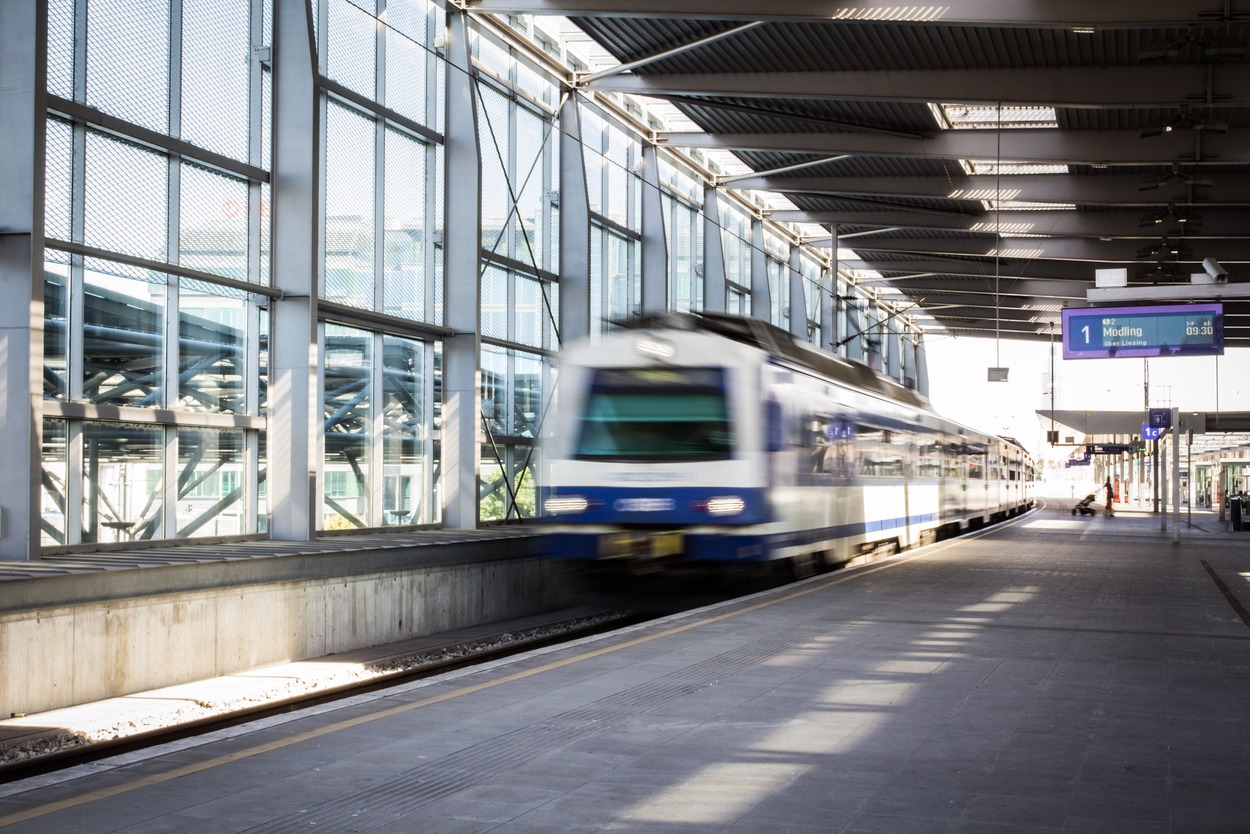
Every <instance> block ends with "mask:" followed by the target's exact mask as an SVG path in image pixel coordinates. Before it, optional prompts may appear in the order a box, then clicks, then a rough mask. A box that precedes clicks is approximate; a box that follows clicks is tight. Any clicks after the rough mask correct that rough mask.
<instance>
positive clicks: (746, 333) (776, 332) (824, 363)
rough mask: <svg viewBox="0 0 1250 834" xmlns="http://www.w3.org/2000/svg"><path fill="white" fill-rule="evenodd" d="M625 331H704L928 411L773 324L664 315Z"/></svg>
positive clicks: (879, 377)
mask: <svg viewBox="0 0 1250 834" xmlns="http://www.w3.org/2000/svg"><path fill="white" fill-rule="evenodd" d="M627 326H629V327H637V328H644V327H647V328H654V327H671V328H676V329H679V330H704V331H707V332H710V333H715V334H717V335H719V336H724V337H725V338H728V339H733V340H734V341H736V342H741V343H743V344H747V345H751V346H753V347H756V348H759V349H760V350H762V351H764V352H765V353H767V354H769V355H770V356H774V357H777V358H778V359H783V360H785V361H787V362H789V363H791V364H794V365H798V366H800V367H803V368H807V369H808V370H811V371H815V372H816V373H818V374H820V375H821V376H825V377H828V378H830V379H832V380H835V381H837V382H842V383H845V384H846V385H850V386H853V387H855V388H859V389H861V390H864V391H867V392H869V393H873V394H877V395H879V396H882V397H887V398H889V399H891V400H895V401H897V402H901V403H904V404H906V405H912V406H915V407H917V408H923V409H926V410H929V409H930V406H929V401H928V400H927V399H926V398H925V397H923V396H921V395H920V394H919V393H918V392H917V391H914V390H912V389H910V388H907V387H905V386H903V385H900V384H899V383H898V382H896V381H895V380H893V379H891V378H889V377H887V376H885V375H883V374H880V373H878V372H877V371H874V370H873V369H872V368H870V367H868V366H867V365H865V364H863V363H862V362H856V361H854V360H850V359H843V358H842V357H840V356H834V355H833V354H831V353H826V352H825V351H823V350H820V349H819V348H817V347H816V346H815V345H811V344H808V343H807V342H800V341H798V340H797V339H795V338H794V337H793V336H791V335H790V334H789V333H787V332H786V331H784V330H782V329H781V328H780V327H777V326H776V325H774V324H770V323H769V322H766V321H762V320H760V319H757V318H753V317H751V316H736V315H732V314H729V313H713V312H708V311H703V312H697V313H695V312H691V313H667V314H664V315H660V316H655V317H651V318H644V319H635V320H633V321H631V322H629V323H628V325H627Z"/></svg>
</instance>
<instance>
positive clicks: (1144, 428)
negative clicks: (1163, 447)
mask: <svg viewBox="0 0 1250 834" xmlns="http://www.w3.org/2000/svg"><path fill="white" fill-rule="evenodd" d="M1162 434H1163V429H1161V428H1156V427H1154V426H1152V425H1150V424H1149V423H1142V424H1141V439H1142V440H1158V439H1159V437H1160V436H1161V435H1162Z"/></svg>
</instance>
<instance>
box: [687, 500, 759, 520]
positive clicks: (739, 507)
mask: <svg viewBox="0 0 1250 834" xmlns="http://www.w3.org/2000/svg"><path fill="white" fill-rule="evenodd" d="M746 508H747V502H746V501H744V500H742V498H741V497H739V496H737V495H717V496H716V497H715V498H709V499H707V500H706V501H699V502H697V503H696V504H695V509H698V510H702V511H703V512H705V513H707V514H708V515H711V516H717V517H719V518H723V517H725V516H730V515H740V514H741V513H742V511H743V510H745V509H746Z"/></svg>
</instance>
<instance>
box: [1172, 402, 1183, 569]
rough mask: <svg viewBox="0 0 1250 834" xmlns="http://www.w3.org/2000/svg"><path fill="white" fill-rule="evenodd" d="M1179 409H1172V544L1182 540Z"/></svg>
mask: <svg viewBox="0 0 1250 834" xmlns="http://www.w3.org/2000/svg"><path fill="white" fill-rule="evenodd" d="M1178 411H1179V409H1178V408H1176V407H1175V406H1173V407H1172V414H1171V422H1172V544H1179V543H1180V540H1181V436H1180V432H1179V431H1178V429H1179V428H1180V423H1179V422H1178V420H1179V417H1178V414H1177V412H1178Z"/></svg>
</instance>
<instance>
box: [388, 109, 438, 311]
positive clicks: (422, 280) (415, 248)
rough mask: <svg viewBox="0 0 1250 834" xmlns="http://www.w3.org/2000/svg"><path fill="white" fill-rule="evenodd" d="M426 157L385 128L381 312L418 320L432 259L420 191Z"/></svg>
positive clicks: (425, 300) (424, 201)
mask: <svg viewBox="0 0 1250 834" xmlns="http://www.w3.org/2000/svg"><path fill="white" fill-rule="evenodd" d="M428 155H429V149H428V147H427V146H426V145H425V144H424V143H422V142H419V141H417V140H415V139H413V138H411V137H410V136H408V135H407V134H404V133H401V132H399V131H397V130H388V131H387V132H386V169H385V170H386V182H385V183H384V186H383V187H384V189H385V200H386V206H385V212H386V216H385V218H384V220H383V231H382V234H383V235H384V236H385V240H384V246H383V250H382V251H383V253H384V254H383V257H384V259H385V264H384V271H383V275H382V281H383V287H382V291H383V296H384V304H385V312H387V313H389V314H391V315H394V316H403V317H404V318H409V319H415V320H418V321H420V320H424V319H426V317H427V316H428V315H429V309H428V305H429V299H428V297H427V296H428V284H429V281H428V279H429V273H430V271H431V270H432V263H433V261H432V258H431V256H430V251H429V249H430V246H431V240H430V228H431V226H432V223H431V222H430V220H431V218H429V217H428V216H427V205H428V199H427V195H426V190H427V185H426V184H427V182H428V179H427V176H426V175H427V170H426V160H427V156H428Z"/></svg>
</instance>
